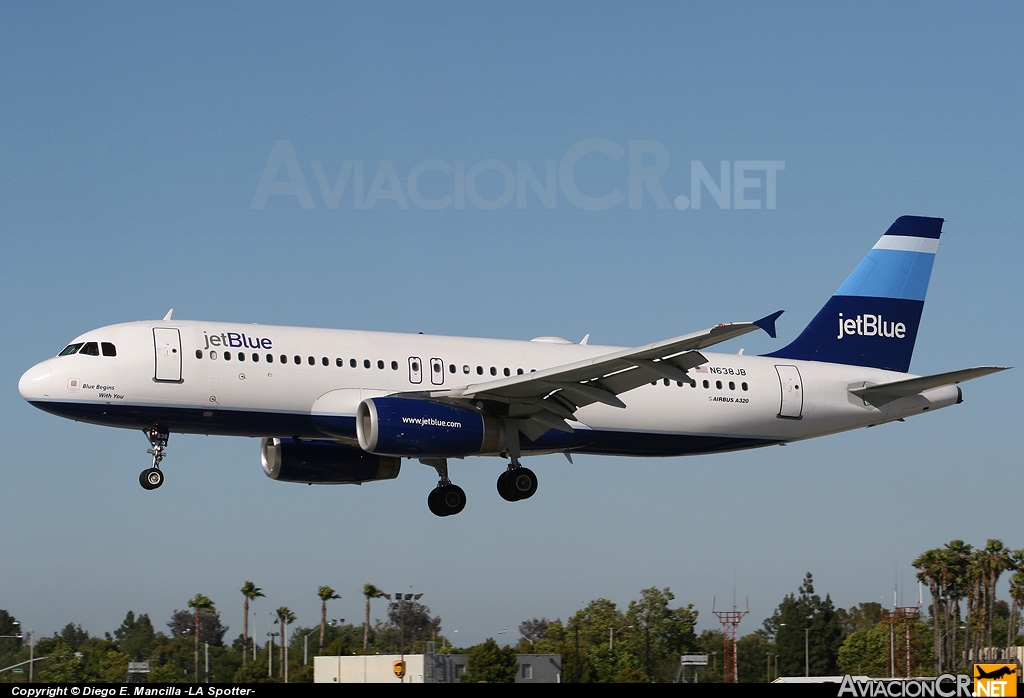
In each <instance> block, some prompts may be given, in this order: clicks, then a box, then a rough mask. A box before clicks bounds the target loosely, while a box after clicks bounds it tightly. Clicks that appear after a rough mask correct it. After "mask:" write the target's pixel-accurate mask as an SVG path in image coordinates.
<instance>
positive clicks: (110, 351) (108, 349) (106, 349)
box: [100, 342, 117, 356]
mask: <svg viewBox="0 0 1024 698" xmlns="http://www.w3.org/2000/svg"><path fill="white" fill-rule="evenodd" d="M100 348H101V349H102V350H103V355H104V356H117V348H116V347H115V346H114V345H113V344H111V343H110V342H100Z"/></svg>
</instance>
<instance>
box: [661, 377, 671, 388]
mask: <svg viewBox="0 0 1024 698" xmlns="http://www.w3.org/2000/svg"><path fill="white" fill-rule="evenodd" d="M661 380H662V381H664V382H665V387H668V386H669V385H670V384H671V381H670V380H669V379H668V378H662V379H661Z"/></svg>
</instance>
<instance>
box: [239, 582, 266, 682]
mask: <svg viewBox="0 0 1024 698" xmlns="http://www.w3.org/2000/svg"><path fill="white" fill-rule="evenodd" d="M242 596H244V597H245V620H244V621H243V622H242V664H245V655H246V650H247V649H248V648H249V602H250V601H255V600H256V599H258V598H260V597H261V596H263V590H262V589H260V588H259V587H258V586H256V585H255V584H253V583H252V582H246V583H245V584H243V585H242ZM254 651H255V649H254Z"/></svg>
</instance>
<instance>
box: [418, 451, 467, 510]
mask: <svg viewBox="0 0 1024 698" xmlns="http://www.w3.org/2000/svg"><path fill="white" fill-rule="evenodd" d="M420 462H421V463H423V464H424V465H429V466H430V467H432V468H433V469H434V470H436V471H437V476H438V478H439V479H438V482H437V487H435V488H434V489H432V490H431V491H430V494H429V495H428V496H427V507H428V508H429V509H430V513H431V514H433V515H434V516H452V515H454V514H458V513H459V512H460V511H462V510H463V509H465V508H466V493H465V491H463V489H462V488H461V487H459V486H458V485H455V484H452V481H451V480H449V479H448V459H447V458H423V459H421V460H420Z"/></svg>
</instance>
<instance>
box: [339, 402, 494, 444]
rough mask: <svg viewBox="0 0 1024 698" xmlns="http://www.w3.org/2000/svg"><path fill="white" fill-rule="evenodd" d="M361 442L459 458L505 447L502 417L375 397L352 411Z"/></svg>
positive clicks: (457, 408)
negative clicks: (354, 413)
mask: <svg viewBox="0 0 1024 698" xmlns="http://www.w3.org/2000/svg"><path fill="white" fill-rule="evenodd" d="M356 435H357V436H358V437H359V446H360V447H361V448H362V449H363V450H364V451H367V452H369V453H376V454H380V455H388V456H401V457H403V458H461V457H463V456H473V455H480V454H494V453H498V452H500V451H501V450H502V449H504V447H505V429H504V426H503V424H502V421H501V420H500V419H498V418H495V417H492V416H490V415H486V414H483V413H481V412H477V411H476V410H472V409H469V408H466V407H459V406H457V405H449V404H447V403H443V402H431V401H429V400H416V399H411V398H401V397H373V398H368V399H366V400H363V401H362V402H360V403H359V407H358V409H356Z"/></svg>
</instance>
